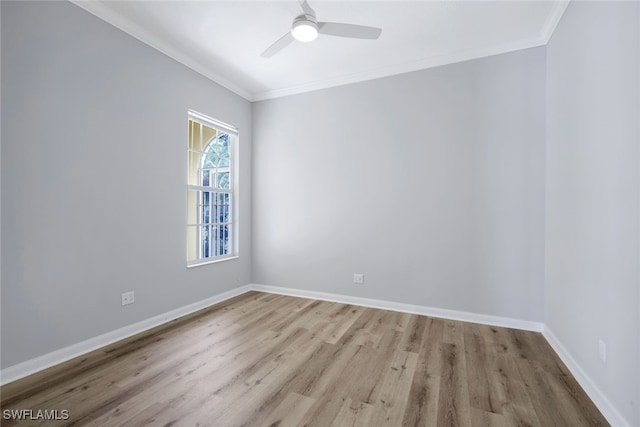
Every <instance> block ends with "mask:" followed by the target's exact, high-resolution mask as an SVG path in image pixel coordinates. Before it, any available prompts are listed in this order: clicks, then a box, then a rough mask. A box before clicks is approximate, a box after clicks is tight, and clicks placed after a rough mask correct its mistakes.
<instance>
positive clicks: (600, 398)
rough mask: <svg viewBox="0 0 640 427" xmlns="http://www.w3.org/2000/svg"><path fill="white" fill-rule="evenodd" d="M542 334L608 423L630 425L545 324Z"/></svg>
mask: <svg viewBox="0 0 640 427" xmlns="http://www.w3.org/2000/svg"><path fill="white" fill-rule="evenodd" d="M542 335H543V336H544V337H545V338H546V340H547V342H548V343H549V344H550V345H551V347H552V348H553V350H554V351H555V352H556V353H557V354H558V356H559V357H560V359H561V360H562V362H563V363H564V364H565V365H567V368H568V369H569V371H571V374H572V375H573V376H574V378H575V379H576V381H578V384H580V387H582V388H583V389H584V391H585V393H587V395H588V396H589V398H590V399H591V400H592V401H593V403H594V404H595V405H596V406H597V407H598V409H599V410H600V412H602V415H604V417H605V418H606V419H607V421H609V423H610V424H611V425H612V426H614V427H631V423H629V422H627V420H626V419H625V418H624V416H623V415H622V414H620V412H618V410H617V409H616V407H615V406H613V404H612V403H611V402H610V401H609V399H607V397H606V396H605V395H604V393H603V392H602V391H601V390H600V389H599V388H598V387H597V386H596V385H595V383H594V382H593V381H592V380H591V378H590V377H589V376H588V375H587V374H586V373H585V372H584V370H583V369H582V367H581V366H580V365H579V364H578V362H576V361H575V359H574V358H573V356H571V353H569V351H567V349H566V348H565V347H564V346H563V345H562V343H561V342H560V340H559V339H558V337H556V336H555V334H554V333H553V332H552V331H551V329H549V328H548V327H547V326H545V328H544V330H543V331H542Z"/></svg>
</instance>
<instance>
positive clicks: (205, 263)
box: [187, 255, 240, 268]
mask: <svg viewBox="0 0 640 427" xmlns="http://www.w3.org/2000/svg"><path fill="white" fill-rule="evenodd" d="M238 258H240V256H239V255H232V256H229V257H225V258H216V259H212V260H207V261H201V262H200V261H193V262H191V263H189V264H187V268H193V267H200V266H201V265H209V264H217V263H219V262H224V261H229V260H232V259H238Z"/></svg>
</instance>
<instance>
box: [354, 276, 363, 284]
mask: <svg viewBox="0 0 640 427" xmlns="http://www.w3.org/2000/svg"><path fill="white" fill-rule="evenodd" d="M353 283H355V284H357V285H362V284H364V274H361V273H356V274H354V275H353Z"/></svg>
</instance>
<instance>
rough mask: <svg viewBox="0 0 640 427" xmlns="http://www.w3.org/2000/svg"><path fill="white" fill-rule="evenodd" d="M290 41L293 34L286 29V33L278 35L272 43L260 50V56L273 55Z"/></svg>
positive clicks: (267, 56) (269, 56)
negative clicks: (262, 50)
mask: <svg viewBox="0 0 640 427" xmlns="http://www.w3.org/2000/svg"><path fill="white" fill-rule="evenodd" d="M292 41H293V36H292V35H291V32H290V31H287V34H285V35H284V36H282V37H280V38H279V39H278V40H277V41H276V42H275V43H274V44H272V45H271V46H269V47H268V48H267V50H265V51H264V52H262V54H261V55H260V56H262V57H263V58H271V57H272V56H273V55H275V54H276V53H278V52H280V51H281V50H282V49H284V48H285V47H287V46H289V44H291V42H292Z"/></svg>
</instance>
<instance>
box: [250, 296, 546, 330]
mask: <svg viewBox="0 0 640 427" xmlns="http://www.w3.org/2000/svg"><path fill="white" fill-rule="evenodd" d="M249 286H251V289H252V290H254V291H261V292H269V293H272V294H280V295H289V296H294V297H301V298H312V299H317V300H322V301H331V302H339V303H343V304H354V305H361V306H364V307H372V308H381V309H383V310H391V311H399V312H402V313H411V314H419V315H422V316H431V317H438V318H442V319H451V320H460V321H463V322H473V323H482V324H485V325H492V326H501V327H503V328H514V329H522V330H525V331H533V332H542V331H543V329H544V325H543V324H542V323H539V322H532V321H528V320H520V319H512V318H509V317H499V316H489V315H486V314H477V313H469V312H466V311H457V310H447V309H444V308H435V307H427V306H423V305H413V304H405V303H401V302H392V301H384V300H379V299H370V298H361V297H354V296H349V295H341V294H332V293H326V292H316V291H306V290H301V289H293V288H282V287H279V286H269V285H259V284H251V285H249Z"/></svg>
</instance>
